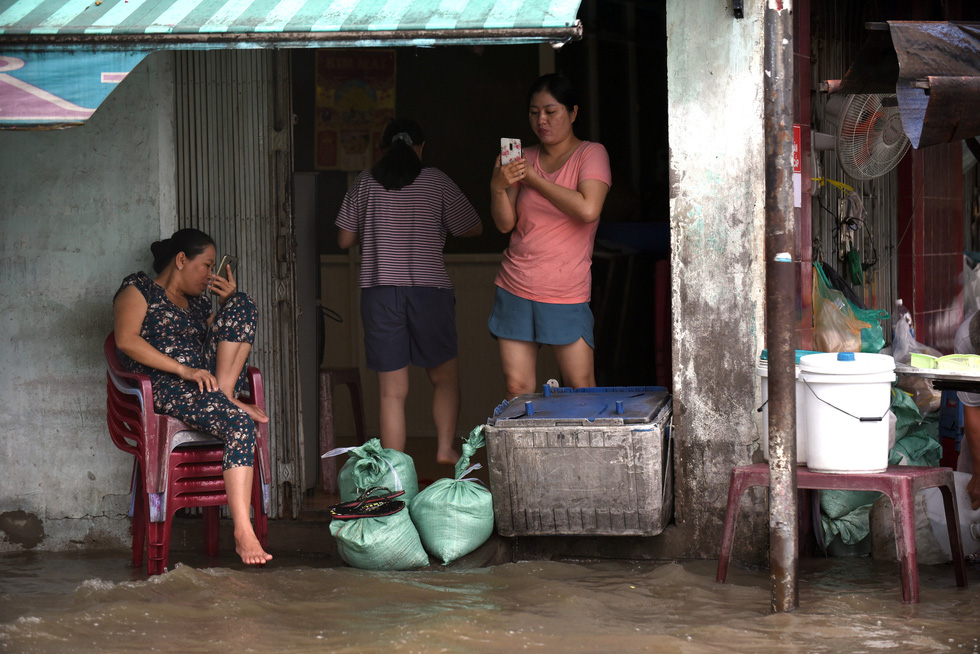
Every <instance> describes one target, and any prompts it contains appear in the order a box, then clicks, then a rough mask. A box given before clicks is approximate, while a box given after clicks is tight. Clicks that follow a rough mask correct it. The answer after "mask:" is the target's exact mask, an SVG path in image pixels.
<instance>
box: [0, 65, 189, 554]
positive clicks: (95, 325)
mask: <svg viewBox="0 0 980 654" xmlns="http://www.w3.org/2000/svg"><path fill="white" fill-rule="evenodd" d="M171 60H172V55H170V54H162V53H158V54H155V55H151V56H150V57H148V58H147V59H145V60H144V61H143V63H141V64H140V65H139V66H137V67H136V69H135V70H133V71H132V72H131V73H130V74H129V76H128V77H127V78H126V79H125V80H124V81H123V82H122V83H121V84H119V87H118V88H117V89H115V90H114V91H113V92H112V93H111V94H110V95H109V97H108V98H107V99H106V101H105V102H104V103H103V105H102V106H101V107H100V108H99V110H98V111H96V112H95V114H94V115H93V116H92V118H91V120H89V121H88V123H87V124H85V125H84V126H81V127H74V128H71V129H67V130H56V131H40V132H37V131H34V132H0V153H2V156H0V197H2V202H0V235H2V238H0V252H2V255H0V320H2V325H3V328H2V330H0V338H2V346H0V370H3V375H0V424H2V425H3V435H2V438H0V471H2V474H0V552H2V551H11V550H17V549H22V548H37V549H44V550H59V549H70V548H72V547H75V546H79V545H85V546H124V545H125V543H126V541H127V540H128V538H129V536H128V531H129V521H128V519H126V516H127V513H128V510H129V482H130V478H131V473H132V457H131V456H130V455H128V454H124V453H123V452H121V451H119V450H117V449H116V448H115V446H114V445H113V444H112V442H111V440H110V439H109V435H108V432H107V431H106V422H105V360H104V359H103V356H102V343H103V341H104V339H105V337H106V334H108V332H109V331H110V330H111V329H112V309H111V301H112V296H113V294H114V293H115V291H116V289H117V288H118V287H119V283H120V281H121V280H122V278H123V277H124V276H125V275H126V274H127V273H129V272H132V271H135V270H138V269H148V268H149V265H150V261H149V244H150V242H151V241H152V240H155V239H158V238H160V235H161V233H166V234H168V235H169V233H170V232H171V231H172V230H173V226H174V217H173V216H174V190H173V189H174V180H173V170H174V165H173V154H172V142H173V135H172V129H173V126H172V123H173V117H172V114H173V96H172V87H173V72H172V65H171V63H170V62H171Z"/></svg>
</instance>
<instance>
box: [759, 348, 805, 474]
mask: <svg viewBox="0 0 980 654" xmlns="http://www.w3.org/2000/svg"><path fill="white" fill-rule="evenodd" d="M755 372H756V374H757V375H759V376H760V377H762V456H763V457H764V458H765V459H766V461H768V460H769V362H768V361H765V360H763V361H760V362H759V367H758V368H756V369H755ZM805 391H806V386H805V385H804V384H803V380H802V379H800V367H799V366H796V461H797V463H806V432H807V427H806V408H805V407H804V403H803V400H804V393H805Z"/></svg>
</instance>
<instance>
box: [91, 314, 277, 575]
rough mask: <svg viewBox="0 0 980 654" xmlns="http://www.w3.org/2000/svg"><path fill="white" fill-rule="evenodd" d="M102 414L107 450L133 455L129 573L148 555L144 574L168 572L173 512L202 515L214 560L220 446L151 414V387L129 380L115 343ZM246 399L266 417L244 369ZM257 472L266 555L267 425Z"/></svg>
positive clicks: (256, 383)
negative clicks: (197, 509)
mask: <svg viewBox="0 0 980 654" xmlns="http://www.w3.org/2000/svg"><path fill="white" fill-rule="evenodd" d="M104 350H105V358H106V363H107V365H108V371H107V372H106V381H107V383H106V391H107V401H106V414H107V422H108V425H109V435H110V437H111V438H112V442H113V443H115V445H116V446H117V447H118V448H119V449H121V450H123V451H124V452H129V453H130V454H132V455H134V457H135V461H134V464H133V484H132V490H133V503H132V506H131V509H130V513H131V515H132V517H133V566H134V567H137V568H138V567H142V565H143V550H144V547H145V548H146V550H147V571H148V572H149V574H150V575H156V574H162V573H163V572H164V571H165V570H166V569H167V559H168V555H169V551H170V533H171V526H172V521H173V516H174V513H176V511H177V510H178V509H182V508H188V507H202V508H203V514H204V551H205V553H206V554H207V555H208V556H214V555H216V554H217V553H218V524H219V507H220V506H222V505H225V504H227V503H228V497H227V495H226V494H225V483H224V478H223V477H222V470H221V457H222V450H223V445H222V443H221V441H219V440H217V439H215V438H213V437H211V436H209V435H207V434H202V433H200V432H197V431H194V430H193V429H192V428H191V427H188V426H187V425H186V424H184V423H183V422H181V421H180V420H177V419H176V418H173V417H171V416H167V415H162V414H158V413H156V411H155V410H154V407H153V393H152V389H151V387H150V379H149V377H147V376H146V375H141V374H136V373H131V372H129V371H127V370H125V369H124V368H123V367H122V366H121V365H120V363H119V359H118V357H117V354H116V339H115V335H114V334H112V333H110V334H109V336H108V337H107V338H106V340H105V346H104ZM246 376H247V378H248V389H249V390H248V395H247V396H245V395H242V396H240V399H241V400H242V401H243V402H246V403H249V404H255V405H256V406H258V407H259V408H261V409H262V410H263V411H264V410H265V393H264V390H263V386H262V376H261V374H260V373H259V371H258V369H257V368H253V367H249V368H248V370H247V371H246ZM257 427H258V436H257V438H256V448H255V449H256V453H255V454H256V466H255V472H256V474H255V475H254V477H253V479H254V481H253V485H252V513H253V518H254V521H255V534H256V536H257V537H258V539H259V542H260V543H262V546H263V547H265V545H266V541H267V535H268V509H269V483H270V480H271V478H272V474H271V466H270V459H269V439H268V431H267V429H268V428H267V425H265V424H259V425H257Z"/></svg>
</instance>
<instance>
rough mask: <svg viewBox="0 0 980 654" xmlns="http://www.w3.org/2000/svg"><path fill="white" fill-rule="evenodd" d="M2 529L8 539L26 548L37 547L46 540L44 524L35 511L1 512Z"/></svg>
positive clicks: (0, 529)
mask: <svg viewBox="0 0 980 654" xmlns="http://www.w3.org/2000/svg"><path fill="white" fill-rule="evenodd" d="M0 531H2V532H3V533H4V534H5V535H6V540H7V541H9V542H11V543H14V544H15V545H21V546H23V547H25V548H26V549H32V548H34V547H37V545H38V543H40V542H41V541H42V540H44V524H43V523H42V522H41V519H40V518H38V517H37V516H36V515H34V514H33V513H27V512H25V511H7V512H6V513H0Z"/></svg>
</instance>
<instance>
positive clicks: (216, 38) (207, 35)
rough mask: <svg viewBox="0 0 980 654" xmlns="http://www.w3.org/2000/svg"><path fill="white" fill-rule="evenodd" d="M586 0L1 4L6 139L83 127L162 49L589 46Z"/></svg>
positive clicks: (66, 0) (34, 0)
mask: <svg viewBox="0 0 980 654" xmlns="http://www.w3.org/2000/svg"><path fill="white" fill-rule="evenodd" d="M579 1H580V0H0V129H4V128H13V129H22V128H38V127H58V126H65V125H78V124H81V123H83V122H84V121H85V120H86V119H87V118H88V117H89V116H91V114H92V113H93V112H94V111H95V109H96V107H98V106H99V104H100V103H101V102H102V100H104V99H105V98H106V97H107V96H108V94H109V93H110V92H111V91H112V89H113V88H115V86H116V85H117V84H118V83H119V82H120V81H122V79H123V78H125V77H126V75H127V74H128V73H129V72H130V71H131V70H132V69H133V68H134V67H135V66H136V65H137V64H138V63H139V62H140V61H141V60H142V59H143V58H144V57H145V56H146V55H147V54H149V53H151V52H153V51H155V50H167V49H191V50H206V49H213V48H330V47H345V48H357V47H397V46H415V47H427V46H435V45H475V44H515V43H554V44H558V45H560V44H563V43H566V42H568V41H573V40H576V39H579V38H581V36H582V25H581V23H580V22H579V21H578V20H577V18H576V14H577V12H578V6H579Z"/></svg>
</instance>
